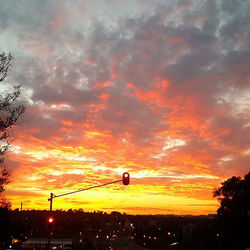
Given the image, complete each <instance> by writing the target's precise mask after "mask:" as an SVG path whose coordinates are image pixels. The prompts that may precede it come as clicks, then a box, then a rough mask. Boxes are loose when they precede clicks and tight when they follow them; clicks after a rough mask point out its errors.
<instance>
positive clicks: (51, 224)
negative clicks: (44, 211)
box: [46, 216, 55, 231]
mask: <svg viewBox="0 0 250 250" xmlns="http://www.w3.org/2000/svg"><path fill="white" fill-rule="evenodd" d="M46 224H47V230H48V231H51V230H52V229H53V227H54V224H55V218H54V217H52V216H49V217H48V218H47V223H46Z"/></svg>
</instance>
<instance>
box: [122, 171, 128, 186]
mask: <svg viewBox="0 0 250 250" xmlns="http://www.w3.org/2000/svg"><path fill="white" fill-rule="evenodd" d="M129 179H130V177H129V173H128V172H125V173H123V175H122V182H123V185H128V184H129Z"/></svg>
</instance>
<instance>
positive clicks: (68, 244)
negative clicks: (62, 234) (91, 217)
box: [21, 238, 72, 249]
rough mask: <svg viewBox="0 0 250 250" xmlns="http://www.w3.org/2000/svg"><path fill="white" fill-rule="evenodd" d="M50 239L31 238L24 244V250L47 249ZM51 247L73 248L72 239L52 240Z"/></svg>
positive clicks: (22, 246)
mask: <svg viewBox="0 0 250 250" xmlns="http://www.w3.org/2000/svg"><path fill="white" fill-rule="evenodd" d="M47 245H48V239H46V238H31V239H28V240H26V241H25V242H23V243H22V245H21V248H22V249H46V246H47ZM50 245H51V247H52V248H54V249H64V248H72V239H51V242H50Z"/></svg>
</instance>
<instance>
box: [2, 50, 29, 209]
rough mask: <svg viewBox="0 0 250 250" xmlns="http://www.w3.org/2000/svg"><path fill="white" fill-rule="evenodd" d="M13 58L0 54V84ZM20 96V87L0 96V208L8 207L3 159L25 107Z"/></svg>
mask: <svg viewBox="0 0 250 250" xmlns="http://www.w3.org/2000/svg"><path fill="white" fill-rule="evenodd" d="M12 59H13V57H12V55H11V54H5V53H1V54H0V84H3V80H4V79H5V78H6V77H7V73H8V70H9V67H10V65H11V61H12ZM19 95H20V86H17V87H14V90H13V91H12V92H11V93H6V94H3V96H0V207H4V206H7V207H9V206H10V203H9V202H8V201H7V200H6V198H5V197H4V195H3V191H4V187H5V185H6V184H8V183H9V181H10V173H9V171H8V170H7V169H6V167H5V165H4V159H5V155H6V153H7V151H8V150H9V147H10V142H11V141H12V140H13V135H12V134H11V132H12V128H13V127H14V126H16V125H18V124H17V122H18V120H19V118H20V116H21V115H22V114H23V113H24V110H25V107H24V106H23V105H22V104H20V103H18V102H17V98H18V97H19Z"/></svg>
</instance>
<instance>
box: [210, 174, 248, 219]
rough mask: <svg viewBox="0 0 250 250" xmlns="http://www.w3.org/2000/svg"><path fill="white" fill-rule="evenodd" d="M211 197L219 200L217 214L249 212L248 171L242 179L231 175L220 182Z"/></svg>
mask: <svg viewBox="0 0 250 250" xmlns="http://www.w3.org/2000/svg"><path fill="white" fill-rule="evenodd" d="M213 197H217V199H218V201H219V202H220V208H219V209H218V210H217V213H218V215H219V216H223V215H228V216H247V215H248V213H249V212H250V171H249V173H248V174H246V175H245V177H244V178H243V179H242V178H241V177H236V176H233V177H231V178H230V179H227V180H226V181H224V182H223V183H221V187H220V188H218V189H216V190H214V192H213Z"/></svg>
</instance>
